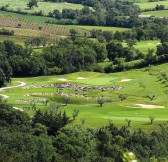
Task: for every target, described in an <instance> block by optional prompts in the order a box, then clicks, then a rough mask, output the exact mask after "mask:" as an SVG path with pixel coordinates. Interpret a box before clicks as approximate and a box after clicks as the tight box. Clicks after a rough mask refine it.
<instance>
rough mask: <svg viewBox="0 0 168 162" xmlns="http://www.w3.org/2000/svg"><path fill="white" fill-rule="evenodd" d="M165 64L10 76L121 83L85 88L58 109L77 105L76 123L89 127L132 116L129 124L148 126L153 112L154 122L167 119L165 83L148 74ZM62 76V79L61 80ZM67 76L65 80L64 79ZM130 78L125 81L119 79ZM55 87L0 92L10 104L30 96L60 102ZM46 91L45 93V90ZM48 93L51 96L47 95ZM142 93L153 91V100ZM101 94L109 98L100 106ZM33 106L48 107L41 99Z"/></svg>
mask: <svg viewBox="0 0 168 162" xmlns="http://www.w3.org/2000/svg"><path fill="white" fill-rule="evenodd" d="M167 66H168V64H163V65H159V66H153V67H150V68H145V69H141V70H131V71H127V72H120V73H111V74H102V73H95V72H77V73H73V74H67V75H58V76H44V77H34V78H13V81H15V80H19V81H23V82H26V83H27V85H32V86H35V85H38V84H50V83H71V84H74V83H75V84H79V85H91V86H94V85H104V86H117V85H118V86H122V89H120V90H118V91H115V90H107V91H100V90H88V91H87V94H88V96H89V98H88V99H87V98H83V97H82V98H81V97H80V96H79V97H76V98H75V97H72V98H71V101H70V104H69V105H68V106H61V107H60V108H59V109H60V110H61V111H63V110H66V112H67V113H68V115H69V116H71V115H72V113H73V110H74V109H79V110H80V113H79V116H78V117H77V120H76V121H75V122H76V123H81V120H80V119H81V118H82V117H84V118H85V119H86V125H87V126H90V127H99V126H102V125H105V124H108V122H109V121H111V120H112V121H113V122H114V123H116V124H117V125H119V126H122V125H126V121H125V119H126V118H128V119H130V120H132V127H133V128H136V127H141V128H144V129H150V128H151V125H150V124H149V122H150V120H149V116H154V117H155V118H156V119H155V122H154V125H153V126H155V127H157V124H158V123H160V122H165V121H167V115H168V102H167V99H168V95H167V94H166V93H164V92H165V90H167V87H166V86H165V84H161V82H160V81H158V78H157V75H149V72H148V71H150V73H151V72H153V73H155V72H156V71H164V72H168V69H167ZM61 79H64V80H65V81H61ZM66 79H67V80H66ZM126 79H130V80H129V81H122V80H126ZM141 83H143V84H144V85H145V88H142V87H141V86H140V84H141ZM56 91H57V89H56V88H52V87H51V88H29V89H23V88H21V87H20V88H14V89H10V90H7V91H4V92H1V94H5V95H8V96H9V98H8V102H9V103H11V104H14V106H16V107H19V108H22V107H30V101H31V100H37V99H41V98H44V97H47V98H49V100H50V103H52V102H60V99H59V96H57V97H54V95H53V93H55V92H56ZM46 93H47V94H46ZM61 93H65V94H69V95H72V94H74V93H75V91H74V90H73V89H63V91H62V92H61ZM78 93H79V94H80V95H82V94H83V92H82V90H79V91H78ZM50 94H52V97H50ZM119 94H124V95H126V96H127V98H126V99H125V100H124V101H120V99H119V98H118V95H119ZM146 95H154V96H155V98H154V100H153V101H150V100H149V98H147V97H146ZM98 96H104V97H105V98H108V99H110V100H109V102H106V103H105V104H104V105H103V107H99V105H98V104H97V97H98ZM17 100H25V101H26V102H18V101H17ZM135 104H146V105H159V106H164V107H165V108H157V109H148V108H136V107H137V106H136V105H135ZM36 107H37V108H40V109H42V110H46V109H50V106H48V107H45V106H44V105H43V104H42V103H37V104H36ZM25 111H26V112H28V114H30V116H32V115H33V113H34V112H33V111H32V110H27V109H25Z"/></svg>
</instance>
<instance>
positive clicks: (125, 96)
mask: <svg viewBox="0 0 168 162" xmlns="http://www.w3.org/2000/svg"><path fill="white" fill-rule="evenodd" d="M118 98H119V99H120V101H124V100H125V99H126V98H127V95H123V94H119V95H118Z"/></svg>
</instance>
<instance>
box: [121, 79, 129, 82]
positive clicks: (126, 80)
mask: <svg viewBox="0 0 168 162" xmlns="http://www.w3.org/2000/svg"><path fill="white" fill-rule="evenodd" d="M131 80H132V79H122V80H120V81H119V82H129V81H131Z"/></svg>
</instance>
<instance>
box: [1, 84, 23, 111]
mask: <svg viewBox="0 0 168 162" xmlns="http://www.w3.org/2000/svg"><path fill="white" fill-rule="evenodd" d="M15 82H17V83H20V84H19V85H17V86H11V87H3V88H0V92H2V91H3V90H6V89H13V88H17V87H23V86H25V85H26V83H25V82H20V81H15ZM0 96H2V97H3V98H5V99H6V98H9V96H7V95H4V94H0ZM13 108H14V109H17V110H20V111H23V109H21V108H18V107H13Z"/></svg>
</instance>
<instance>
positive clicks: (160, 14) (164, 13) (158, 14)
mask: <svg viewBox="0 0 168 162" xmlns="http://www.w3.org/2000/svg"><path fill="white" fill-rule="evenodd" d="M141 14H142V15H151V16H155V17H168V10H162V11H148V12H142V13H141Z"/></svg>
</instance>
